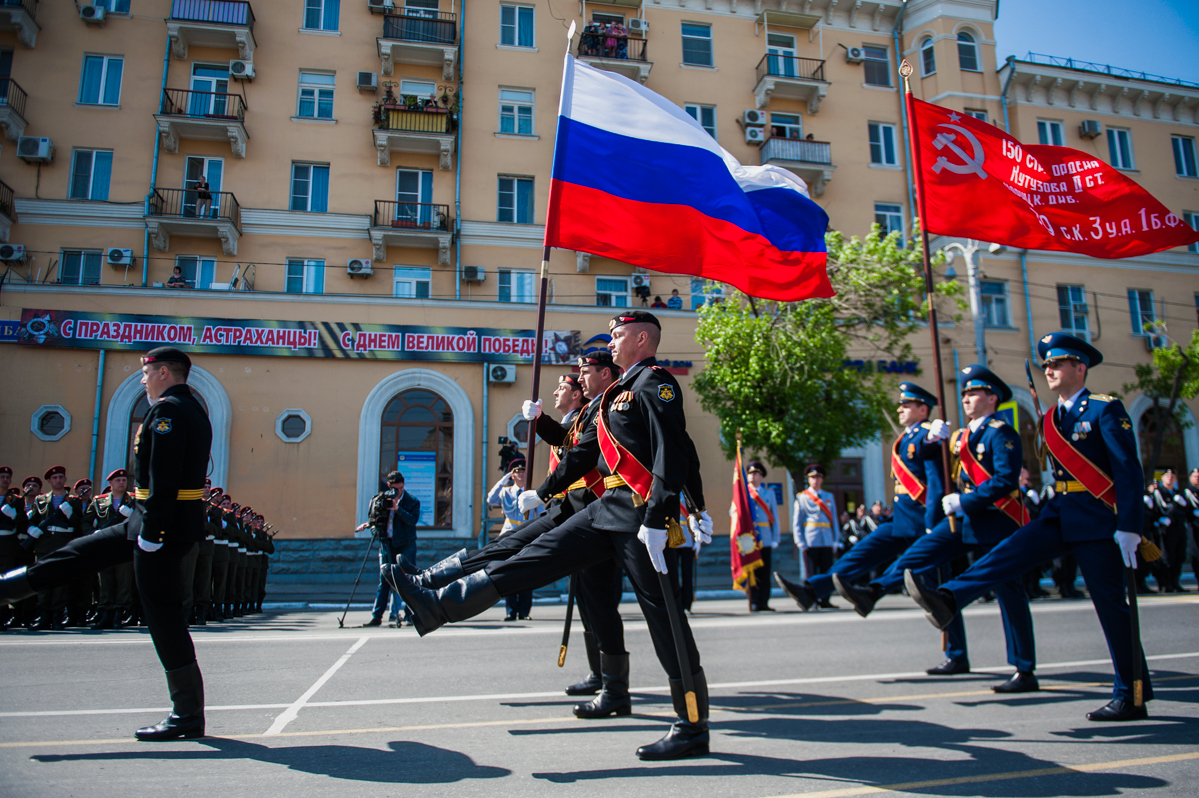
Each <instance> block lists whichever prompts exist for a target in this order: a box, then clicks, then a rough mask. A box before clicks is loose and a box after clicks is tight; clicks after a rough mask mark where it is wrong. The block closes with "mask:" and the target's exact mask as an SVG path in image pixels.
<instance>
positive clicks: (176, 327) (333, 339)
mask: <svg viewBox="0 0 1199 798" xmlns="http://www.w3.org/2000/svg"><path fill="white" fill-rule="evenodd" d="M534 335H535V333H534V331H533V330H505V329H494V328H489V327H469V328H468V327H415V326H411V325H406V324H404V325H400V324H397V325H390V324H358V323H352V322H328V321H320V322H313V321H261V320H258V319H209V318H182V317H175V316H133V315H127V314H116V313H91V312H87V311H72V310H28V309H27V310H23V311H21V322H20V327H19V329H17V331H16V339H17V343H20V344H25V345H29V346H58V347H72V348H83V349H124V350H135V351H144V350H146V349H150V348H153V347H155V346H162V345H165V344H169V345H175V346H178V347H180V348H182V349H186V350H187V351H188V352H202V353H209V354H216V355H273V356H287V357H342V358H359V359H373V360H449V361H457V362H465V363H470V362H487V363H531V362H532V360H533V354H534V350H535V346H534V341H533V339H534ZM579 341H580V337H579V332H578V330H546V332H545V335H544V336H543V339H542V354H543V360H542V362H543V363H551V364H562V363H573V362H574V360H575V358H576V357H578V355H579V353H580V352H581V351H582V347H581V345H580V343H579Z"/></svg>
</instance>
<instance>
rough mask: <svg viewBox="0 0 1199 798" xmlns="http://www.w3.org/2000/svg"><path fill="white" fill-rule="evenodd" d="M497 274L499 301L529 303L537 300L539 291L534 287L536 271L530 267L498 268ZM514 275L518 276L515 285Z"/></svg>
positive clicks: (496, 296) (496, 295)
mask: <svg viewBox="0 0 1199 798" xmlns="http://www.w3.org/2000/svg"><path fill="white" fill-rule="evenodd" d="M495 275H496V277H495V298H496V301H497V302H509V303H511V304H520V305H529V304H532V303H534V302H536V301H537V291H536V289H535V288H534V287H533V278H534V275H536V272H534V271H532V270H529V269H496V271H495ZM513 277H516V278H517V280H516V281H515V285H514V281H513V279H512V278H513ZM525 283H527V285H524V284H525Z"/></svg>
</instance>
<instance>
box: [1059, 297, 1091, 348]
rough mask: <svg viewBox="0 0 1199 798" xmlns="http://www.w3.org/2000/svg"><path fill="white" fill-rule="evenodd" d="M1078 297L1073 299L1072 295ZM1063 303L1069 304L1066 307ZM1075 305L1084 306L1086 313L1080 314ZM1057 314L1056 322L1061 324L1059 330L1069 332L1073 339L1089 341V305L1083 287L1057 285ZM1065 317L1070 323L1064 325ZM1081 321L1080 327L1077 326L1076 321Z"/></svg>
mask: <svg viewBox="0 0 1199 798" xmlns="http://www.w3.org/2000/svg"><path fill="white" fill-rule="evenodd" d="M1076 293H1077V295H1078V296H1079V297H1080V298H1079V299H1075V298H1074V294H1076ZM1065 303H1069V304H1068V305H1067V304H1065ZM1077 305H1084V306H1086V308H1087V310H1086V312H1082V313H1080V312H1079V311H1077V310H1076V309H1075V308H1076V306H1077ZM1057 314H1058V322H1060V323H1061V325H1062V326H1061V329H1063V330H1065V331H1066V332H1069V333H1070V334H1071V335H1074V336H1075V337H1078V338H1081V339H1083V340H1084V341H1087V342H1090V340H1091V319H1090V303H1089V302H1087V289H1086V286H1083V285H1073V284H1068V283H1058V285H1057ZM1067 316H1068V317H1069V319H1070V323H1069V324H1066V318H1067ZM1080 318H1081V319H1082V326H1079V325H1078V323H1077V322H1078V320H1079V319H1080Z"/></svg>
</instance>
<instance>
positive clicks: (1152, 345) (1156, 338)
mask: <svg viewBox="0 0 1199 798" xmlns="http://www.w3.org/2000/svg"><path fill="white" fill-rule="evenodd" d="M1169 345H1170V341H1169V340H1168V339H1167V338H1166V336H1164V335H1146V336H1145V348H1146V349H1148V350H1149V351H1150V352H1152V351H1153V350H1154V349H1165V348H1166V347H1167V346H1169Z"/></svg>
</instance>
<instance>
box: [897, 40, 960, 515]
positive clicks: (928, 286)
mask: <svg viewBox="0 0 1199 798" xmlns="http://www.w3.org/2000/svg"><path fill="white" fill-rule="evenodd" d="M913 71H914V70H913V69H912V65H911V64H910V63H908V59H906V58H905V59H903V63H902V64H900V66H899V74H900V75H902V76H903V95H904V97H903V100H904V106H905V107H906V108H907V112H908V120H909V125H908V130H909V136H910V139H909V141H908V146H909V147H910V148H911V156H912V160H913V162H914V163H915V165H916V181H915V187H916V207H917V216H919V218H920V238H921V243H922V244H923V246H924V295H925V297H926V299H927V300H928V331H929V335H931V336H932V339H933V373H934V375H935V376H936V380H937V403H938V404H939V405H940V406H941V414H942V415H948V414H947V413H946V405H945V376H944V372H943V371H942V368H941V335H940V332H939V331H938V327H937V304H936V302H935V301H934V294H933V262H932V258H931V257H930V256H929V252H928V225H927V223H926V222H927V219H928V216H927V215H926V214H925V211H924V167H923V166H922V165H921V162H920V145H919V144H918V143H917V136H918V130H917V124H916V114H915V110H916V109H915V108H914V107H913V105H912V84H911V83H910V82H909V81H908V78H910V77H911V76H912V72H913ZM941 466H942V468H944V469H945V489H946V490H948V489H949V479H950V474H951V473H952V472H951V471H950V468H949V444H948V443H947V442H946V441H941ZM945 517H946V518H947V519H949V530H950V531H951V532H955V533H956V532H957V520H956V519H955V518H954V516H953V515H952V514H950V513H946V514H945Z"/></svg>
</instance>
